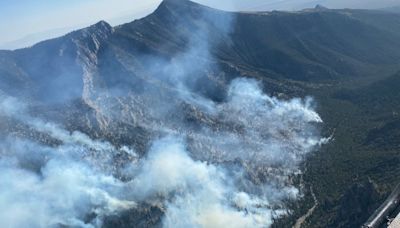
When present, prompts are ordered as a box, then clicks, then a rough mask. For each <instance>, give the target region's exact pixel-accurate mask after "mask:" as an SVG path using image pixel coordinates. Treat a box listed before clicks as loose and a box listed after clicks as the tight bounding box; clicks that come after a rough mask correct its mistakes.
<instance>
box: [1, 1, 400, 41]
mask: <svg viewBox="0 0 400 228" xmlns="http://www.w3.org/2000/svg"><path fill="white" fill-rule="evenodd" d="M195 1H196V2H199V3H202V4H206V5H209V6H212V7H216V8H221V9H225V10H273V9H285V10H298V9H301V8H306V7H312V6H314V5H316V4H322V5H325V6H327V7H331V8H344V7H348V8H383V7H388V6H394V5H400V0H195ZM160 2H161V0H0V31H1V36H0V48H14V46H19V45H23V44H21V43H24V44H25V43H30V42H32V41H33V40H40V39H43V38H49V37H54V36H58V35H61V34H63V33H66V32H67V31H70V30H73V29H77V28H81V27H85V26H87V25H90V24H93V23H95V22H97V21H99V20H106V21H108V22H110V23H111V24H113V25H115V24H119V23H123V22H128V21H132V20H134V19H135V18H139V17H142V16H144V15H146V14H148V13H150V12H151V11H153V10H154V9H155V8H156V7H157V5H158V4H159V3H160ZM16 40H17V41H18V42H11V41H16Z"/></svg>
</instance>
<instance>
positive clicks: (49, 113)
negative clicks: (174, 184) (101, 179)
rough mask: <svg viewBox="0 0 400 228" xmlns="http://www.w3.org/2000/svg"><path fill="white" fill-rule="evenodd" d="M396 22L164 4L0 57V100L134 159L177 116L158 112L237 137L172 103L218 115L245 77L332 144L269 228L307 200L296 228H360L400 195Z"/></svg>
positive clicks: (346, 13)
mask: <svg viewBox="0 0 400 228" xmlns="http://www.w3.org/2000/svg"><path fill="white" fill-rule="evenodd" d="M399 22H400V15H398V14H393V13H387V12H383V11H374V10H350V9H343V10H331V9H326V8H321V7H317V8H315V9H311V10H303V11H297V12H279V11H272V12H254V13H252V12H225V11H219V10H215V9H212V8H208V7H205V6H202V5H199V4H196V3H193V2H190V1H186V0H164V1H163V2H162V3H161V5H160V6H159V7H158V8H157V9H156V10H155V12H153V13H152V14H150V15H149V16H147V17H144V18H142V19H139V20H135V21H133V22H131V23H127V24H123V25H120V26H116V27H112V26H110V25H109V24H108V23H107V22H104V21H101V22H99V23H97V24H95V25H92V26H90V27H88V28H85V29H82V30H78V31H74V32H72V33H69V34H67V35H65V36H62V37H59V38H56V39H52V40H47V41H44V42H41V43H38V44H36V45H34V46H32V47H30V48H24V49H18V50H15V51H0V91H1V93H0V94H7V95H8V96H12V97H16V98H18V99H21V100H25V101H27V102H28V103H29V104H31V105H32V106H33V107H34V108H33V110H32V111H31V112H32V113H34V115H37V116H38V117H41V118H46V119H49V120H51V121H54V122H57V123H60V124H63V125H64V126H65V127H66V129H67V130H68V131H71V132H72V131H80V132H83V133H85V134H87V135H89V136H90V137H92V138H94V139H99V140H100V139H101V140H108V141H109V142H111V143H112V144H113V145H115V146H117V147H118V146H121V145H125V144H129V145H132V146H133V147H134V148H135V150H136V151H138V153H139V154H140V155H143V154H145V153H146V152H145V151H147V150H148V149H149V139H150V138H151V137H152V136H153V135H154V134H155V133H154V132H152V131H151V130H149V128H148V127H146V124H147V123H152V122H151V118H152V116H151V115H153V114H148V113H146V112H144V111H143V110H147V109H146V108H148V107H147V106H149V104H152V105H154V106H157V107H163V106H165V104H166V103H168V104H174V105H175V104H176V106H178V107H179V108H180V109H179V110H180V112H182V113H183V117H182V116H180V113H175V112H172V113H171V112H169V111H168V110H161V108H160V110H159V111H160V113H162V114H163V115H164V114H165V113H166V114H165V116H162V117H160V119H161V120H164V122H162V121H161V122H160V123H157V125H158V126H161V125H162V126H164V125H168V124H170V125H171V126H172V127H170V129H174V130H177V131H179V127H177V126H175V125H174V124H175V121H178V120H177V119H179V121H183V122H185V123H187V124H188V125H189V126H190V127H191V128H190V129H198V128H200V127H199V126H204V125H206V126H210V128H215V129H224V128H226V129H229V130H232V129H233V130H232V131H235V132H240V131H241V128H240V126H235V124H232V123H225V122H223V121H218V120H216V119H213V117H212V115H206V114H204V113H203V112H201V111H199V109H198V108H196V107H193V106H191V105H187V104H186V105H185V104H181V103H180V101H177V100H179V99H177V98H176V97H175V96H176V94H178V96H184V97H185V99H186V95H187V93H189V92H187V91H186V89H187V88H190V94H195V95H193V96H196V97H197V96H200V97H202V98H205V99H206V100H207V101H208V100H210V101H212V102H215V103H218V102H224V101H225V99H226V98H225V97H226V92H225V91H226V90H227V88H228V87H229V84H230V82H231V81H232V80H233V79H234V78H236V77H239V76H240V77H244V78H253V79H257V80H259V81H261V85H262V86H263V88H264V90H265V91H266V92H267V93H268V94H270V95H271V96H276V97H279V98H281V99H284V100H288V99H290V98H293V97H305V96H312V97H314V98H315V100H316V103H317V111H318V113H320V115H321V117H322V119H323V120H324V122H325V124H324V127H323V130H322V132H323V134H324V135H328V136H329V135H332V137H333V140H331V142H330V143H328V144H327V145H325V146H322V147H321V149H320V150H319V151H317V152H315V153H312V154H311V155H309V156H307V159H306V161H305V162H303V163H302V167H303V171H304V175H302V177H301V179H302V180H303V182H302V185H304V186H305V187H304V191H305V196H304V197H303V198H302V199H301V200H300V201H298V202H293V203H290V210H289V211H290V213H288V215H287V216H284V217H283V218H280V219H277V220H276V221H275V226H277V227H291V226H292V225H293V224H294V223H295V221H296V219H297V218H299V217H301V215H303V214H305V213H306V212H307V210H308V209H309V207H308V206H312V205H311V204H312V203H313V200H314V199H313V195H314V193H315V200H316V201H317V202H318V205H317V206H316V209H315V211H314V212H313V213H312V214H311V215H310V216H309V217H308V218H307V220H306V222H305V223H303V226H304V227H354V226H360V225H361V224H362V223H363V222H364V220H366V219H367V218H368V216H369V213H372V211H373V210H374V209H375V207H376V205H379V203H380V202H381V201H382V199H384V198H385V196H387V195H388V194H389V192H390V190H391V189H392V188H394V186H395V185H396V183H397V182H398V181H399V178H398V177H397V176H398V175H397V173H398V172H399V171H400V170H399V167H398V162H399V159H400V157H399V153H398V149H399V148H398V145H399V140H398V137H396V136H398V135H399V132H400V131H399V129H398V127H397V126H399V121H400V119H399V117H400V116H399V115H398V112H399V108H400V107H399V104H398V102H397V101H398V98H399V92H398V89H397V88H399V86H400V85H399V73H398V72H400V64H399V62H400V61H399V60H400V42H398V41H399V40H400V23H399ZM181 69H184V70H181ZM183 74H185V75H189V77H186V76H185V77H183V76H182V75H183ZM182 80H184V85H182V86H184V88H185V89H182V88H181V87H180V86H181V85H180V82H181V81H182ZM177 85H179V86H177ZM182 90H185V91H183V92H182ZM149 91H151V94H152V95H154V96H152V97H150V96H148V94H149ZM182 94H183V95H182ZM189 97H190V96H189ZM158 98H162V100H161V101H160V100H159V99H158ZM164 99H165V100H164ZM188 99H191V98H188ZM183 103H185V102H183ZM186 103H189V104H190V102H188V101H187V102H186ZM207 104H208V103H207ZM207 104H206V105H207ZM206 105H205V106H206ZM154 115H155V116H157V115H156V114H154ZM160 115H161V114H160ZM116 116H117V117H118V118H115V117H116ZM182 119H183V120H182ZM7 121H9V120H7ZM7 121H5V120H3V121H0V126H2V129H6V130H5V132H14V133H15V134H21V135H25V136H26V137H27V138H35V137H36V136H35V135H40V134H39V133H38V132H35V130H32V129H30V128H29V127H26V126H21V125H15V126H14V125H12V124H9V123H8V122H7ZM224 121H226V120H224ZM165 122H167V123H165ZM227 122H229V121H227ZM16 126H17V127H16ZM152 127H154V126H153V125H152ZM242 130H243V129H242ZM2 134H4V132H2ZM282 134H283V133H282ZM32 135H34V136H32ZM35 140H36V139H35ZM41 140H42V141H45V142H46V143H49V144H54V143H53V142H52V141H51V140H50V139H47V138H46V137H43V138H42V139H41ZM50 142H51V143H50ZM202 159H204V158H202ZM221 163H223V162H221ZM254 175H255V176H253V179H257V178H259V179H262V178H261V177H260V176H262V175H261V174H260V176H257V175H258V174H257V175H256V174H254ZM264 178H267V177H264ZM257 180H258V179H257ZM311 189H312V190H311ZM312 192H314V193H312ZM163 210H164V208H163V207H156V206H154V205H148V207H146V208H145V209H143V210H140V209H138V208H136V209H134V210H133V212H132V211H130V212H127V213H124V214H122V215H113V216H110V217H109V218H107V219H106V222H105V226H110V227H113V226H122V227H124V226H126V227H129V226H132V225H136V226H142V227H146V226H148V225H149V224H151V225H154V226H155V225H160V220H161V217H162V214H163V212H164V211H163Z"/></svg>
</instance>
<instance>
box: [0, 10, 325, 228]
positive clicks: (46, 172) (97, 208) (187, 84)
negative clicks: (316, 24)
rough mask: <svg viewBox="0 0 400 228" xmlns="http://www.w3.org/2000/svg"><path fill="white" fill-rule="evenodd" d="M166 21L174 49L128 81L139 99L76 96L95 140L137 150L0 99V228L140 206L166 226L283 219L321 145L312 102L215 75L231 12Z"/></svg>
mask: <svg viewBox="0 0 400 228" xmlns="http://www.w3.org/2000/svg"><path fill="white" fill-rule="evenodd" d="M174 23H176V24H177V25H176V27H177V30H176V32H177V33H179V36H180V37H182V39H183V40H186V41H187V42H186V46H185V48H184V51H182V52H180V53H174V56H173V58H171V59H167V58H162V57H159V56H143V57H142V58H138V59H140V60H138V61H141V62H142V64H143V65H145V66H151V67H152V69H148V70H147V72H148V73H149V75H151V77H149V76H145V75H140V74H137V75H136V74H135V75H136V76H137V77H138V79H137V80H138V81H140V82H141V83H142V84H141V86H142V87H143V90H141V91H140V92H137V91H131V90H130V89H128V90H125V89H124V88H118V87H112V88H107V89H105V88H103V87H102V88H101V89H100V88H99V89H97V88H94V87H95V86H96V85H93V91H90V92H91V94H90V96H86V97H85V96H84V99H83V100H85V102H87V103H88V104H89V106H90V107H92V108H93V109H95V111H96V112H97V113H96V115H97V117H98V116H101V118H102V119H101V120H98V121H99V122H101V124H100V125H104V126H102V127H104V128H102V130H104V131H106V130H107V129H108V128H107V127H108V126H107V125H112V124H113V123H114V122H118V123H123V124H127V125H132V126H138V127H141V128H143V129H145V130H146V131H147V132H148V133H149V135H150V139H149V142H148V144H149V149H147V151H145V153H142V152H140V153H139V152H138V153H136V152H135V150H134V149H133V148H135V147H134V146H135V145H115V144H113V143H111V142H107V141H102V140H94V139H92V138H91V137H90V136H89V135H87V134H84V133H82V132H79V131H74V132H70V131H68V130H66V128H65V127H64V126H63V125H62V124H60V123H54V122H51V121H49V120H47V119H43V118H42V119H41V118H35V117H33V115H32V114H31V110H32V108H33V107H34V105H35V104H24V103H23V102H21V101H20V100H18V99H15V98H11V97H8V96H6V95H3V94H1V93H0V121H1V122H0V124H2V122H7V123H11V124H9V125H11V128H15V129H13V130H10V131H9V132H8V130H6V131H5V132H3V131H1V132H0V133H2V134H0V180H1V181H0V227H28V226H29V227H52V226H56V227H57V226H68V227H101V226H103V222H104V221H105V220H106V219H107V218H108V217H109V216H113V215H118V214H120V213H122V212H127V211H128V212H131V211H140V210H141V208H142V206H143V205H151V206H155V207H158V208H160V210H161V211H162V212H163V217H162V219H161V222H160V223H161V224H160V225H162V226H164V227H269V226H270V225H271V224H272V223H273V220H274V219H275V218H279V217H280V216H283V215H285V214H287V212H288V209H287V207H286V206H285V203H284V202H286V201H287V200H296V199H298V197H299V196H301V189H299V188H298V187H297V186H296V185H295V183H293V181H292V178H291V177H293V175H296V174H298V173H300V169H299V165H300V164H301V162H303V161H304V159H305V158H306V156H307V155H308V154H309V153H310V152H311V151H313V150H314V149H315V148H317V147H318V146H320V145H321V144H323V143H326V141H327V139H324V138H322V137H321V136H320V134H319V131H318V128H319V125H320V124H321V123H322V120H321V118H320V117H319V115H318V114H317V113H316V112H315V111H314V105H315V104H314V101H313V99H312V98H305V99H301V98H294V99H290V100H282V99H278V98H276V97H273V96H269V95H267V94H265V93H264V92H263V84H262V83H261V82H259V81H256V80H254V79H249V78H243V77H239V78H236V79H234V76H235V75H231V76H229V77H225V76H224V75H223V74H222V75H220V74H219V73H221V72H220V69H219V64H218V63H216V60H215V59H214V58H213V54H212V50H213V49H214V48H217V46H218V45H219V44H220V42H221V41H224V42H226V43H228V44H227V45H229V35H230V32H231V24H232V23H234V18H233V17H232V14H230V13H220V12H219V13H215V12H213V11H210V12H208V11H207V12H204V13H202V12H198V15H197V14H196V21H179V19H178V20H177V21H174ZM119 61H121V65H125V66H126V65H129V64H130V63H131V62H129V59H123V58H121V59H119ZM132 68H133V67H132ZM87 76H88V77H89V76H90V75H87ZM92 76H93V75H92ZM139 79H140V80H139ZM5 125H6V126H8V125H7V124H5ZM21 129H22V130H21ZM21 131H26V132H28V134H19V133H20V132H21ZM111 133H113V132H111ZM128 144H129V143H128ZM132 213H134V212H132Z"/></svg>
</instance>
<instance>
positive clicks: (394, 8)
mask: <svg viewBox="0 0 400 228" xmlns="http://www.w3.org/2000/svg"><path fill="white" fill-rule="evenodd" d="M382 10H384V11H387V12H392V13H400V6H392V7H387V8H383V9H382Z"/></svg>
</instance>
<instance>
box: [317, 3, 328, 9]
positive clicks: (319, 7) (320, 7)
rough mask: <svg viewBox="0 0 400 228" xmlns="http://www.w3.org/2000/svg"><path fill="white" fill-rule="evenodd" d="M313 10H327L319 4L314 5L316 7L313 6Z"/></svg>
mask: <svg viewBox="0 0 400 228" xmlns="http://www.w3.org/2000/svg"><path fill="white" fill-rule="evenodd" d="M315 9H316V10H328V8H327V7H325V6H323V5H321V4H318V5H316V6H315Z"/></svg>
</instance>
